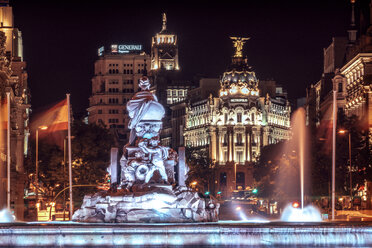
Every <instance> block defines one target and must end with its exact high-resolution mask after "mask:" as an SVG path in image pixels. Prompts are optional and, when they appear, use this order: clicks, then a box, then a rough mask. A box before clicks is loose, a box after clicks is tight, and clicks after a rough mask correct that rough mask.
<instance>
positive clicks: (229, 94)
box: [185, 37, 291, 196]
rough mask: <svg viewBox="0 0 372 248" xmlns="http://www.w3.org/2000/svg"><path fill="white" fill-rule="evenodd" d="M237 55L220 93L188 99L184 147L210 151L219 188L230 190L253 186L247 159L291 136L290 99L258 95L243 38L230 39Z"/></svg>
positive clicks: (224, 190)
mask: <svg viewBox="0 0 372 248" xmlns="http://www.w3.org/2000/svg"><path fill="white" fill-rule="evenodd" d="M233 40H234V47H235V48H236V53H235V55H234V56H233V57H232V64H231V66H230V67H229V68H228V70H227V71H226V72H224V74H223V76H222V78H221V80H220V85H221V88H220V92H219V97H213V96H212V95H210V97H209V98H207V99H203V100H198V101H191V102H190V103H189V104H188V106H187V113H186V128H185V144H186V146H191V147H199V148H201V149H203V148H207V149H209V154H210V157H211V158H212V160H213V161H215V163H216V165H217V168H218V172H217V174H216V175H215V179H216V180H214V181H215V184H216V187H217V188H218V189H216V190H218V191H222V192H223V194H224V195H225V196H226V195H229V193H230V192H231V191H232V190H234V189H236V188H238V187H239V186H241V187H242V188H243V189H244V188H245V187H247V186H252V183H253V178H252V173H251V167H250V165H251V162H254V161H256V160H257V158H258V156H259V154H260V151H261V148H262V146H266V145H269V144H273V143H277V142H278V141H280V140H285V139H289V138H290V113H291V108H290V106H289V102H288V101H287V100H286V99H284V98H280V97H277V98H275V97H273V96H272V97H270V96H269V95H266V96H261V95H260V91H259V81H258V80H257V78H256V75H255V72H254V71H253V70H252V69H251V67H250V66H248V64H247V60H246V59H244V58H243V56H242V53H241V50H239V49H242V44H243V43H244V40H245V39H242V38H239V37H233Z"/></svg>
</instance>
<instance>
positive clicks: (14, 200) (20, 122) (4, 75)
mask: <svg viewBox="0 0 372 248" xmlns="http://www.w3.org/2000/svg"><path fill="white" fill-rule="evenodd" d="M0 21H1V22H0V61H1V66H0V74H1V79H0V97H1V103H2V107H1V111H2V115H1V118H2V120H1V122H2V124H4V123H6V122H7V119H5V118H7V115H6V114H4V113H6V112H7V111H6V109H5V108H6V107H7V105H8V104H9V105H10V113H9V116H10V157H8V156H7V136H6V133H7V132H6V131H7V126H5V125H2V128H1V129H2V130H1V135H0V139H1V144H0V167H1V169H0V208H3V207H4V206H6V205H7V193H6V191H7V171H6V168H7V160H8V159H10V185H11V187H10V208H11V210H12V211H13V213H14V215H15V216H16V217H17V219H18V220H23V219H24V210H25V205H24V198H23V196H24V189H25V187H26V183H27V175H26V174H25V170H24V158H25V156H27V155H28V147H29V144H28V139H29V135H30V133H29V129H28V125H29V113H30V107H31V106H30V103H29V98H30V97H29V90H28V85H27V72H26V62H25V61H24V60H23V45H22V33H21V31H19V30H18V29H17V28H16V27H14V23H13V10H12V7H11V6H9V3H8V1H2V2H1V4H0ZM6 93H9V95H10V102H6Z"/></svg>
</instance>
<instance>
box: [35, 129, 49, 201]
mask: <svg viewBox="0 0 372 248" xmlns="http://www.w3.org/2000/svg"><path fill="white" fill-rule="evenodd" d="M39 129H40V130H47V129H48V127H47V126H39V127H38V128H37V129H36V173H35V174H36V175H35V186H36V203H38V202H39Z"/></svg>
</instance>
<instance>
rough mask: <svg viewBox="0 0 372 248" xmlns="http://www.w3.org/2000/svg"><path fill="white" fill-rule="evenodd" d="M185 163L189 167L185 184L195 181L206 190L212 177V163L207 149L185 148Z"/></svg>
mask: <svg viewBox="0 0 372 248" xmlns="http://www.w3.org/2000/svg"><path fill="white" fill-rule="evenodd" d="M186 163H187V165H188V167H189V172H188V173H187V180H186V184H190V183H191V182H194V181H196V182H197V183H198V185H200V186H202V187H204V189H207V188H208V184H209V183H210V181H211V179H212V178H213V175H214V163H213V161H212V160H211V159H210V157H209V151H208V149H200V148H192V147H187V148H186Z"/></svg>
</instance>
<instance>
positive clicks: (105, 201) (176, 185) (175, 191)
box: [73, 76, 219, 223]
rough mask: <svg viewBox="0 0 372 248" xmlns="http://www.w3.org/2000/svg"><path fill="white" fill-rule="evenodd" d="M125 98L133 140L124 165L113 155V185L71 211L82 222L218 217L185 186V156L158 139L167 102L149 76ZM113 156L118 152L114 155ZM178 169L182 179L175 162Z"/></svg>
mask: <svg viewBox="0 0 372 248" xmlns="http://www.w3.org/2000/svg"><path fill="white" fill-rule="evenodd" d="M139 87H140V88H141V91H139V92H137V93H136V94H135V95H134V96H133V98H132V99H131V100H130V101H129V102H128V103H127V110H128V113H129V117H130V122H129V125H128V127H129V129H130V130H131V132H130V137H129V143H128V144H127V145H125V146H124V148H123V155H122V157H121V159H120V166H118V164H117V163H116V161H115V159H112V161H111V166H110V167H109V172H110V175H111V188H110V190H107V191H100V192H97V193H95V194H93V195H86V196H85V197H84V200H83V204H82V206H81V208H80V209H79V210H77V211H76V212H75V213H74V215H73V220H74V221H79V222H100V223H103V222H106V223H112V222H115V223H126V222H134V223H137V222H146V223H159V222H161V223H164V222H165V223H166V222H168V223H169V222H176V223H177V222H212V221H218V211H219V204H218V203H217V202H215V201H214V200H212V199H210V198H205V197H203V196H202V195H200V194H199V193H198V192H195V191H193V190H192V189H190V188H188V187H186V186H185V177H186V176H185V172H186V166H185V159H184V154H183V158H180V159H179V158H178V154H177V153H176V152H175V151H174V150H173V149H171V148H169V147H165V146H162V145H161V144H160V139H159V135H160V131H161V129H162V119H163V117H164V114H165V110H164V107H163V106H162V105H161V104H160V103H159V102H158V100H157V98H156V96H155V95H154V94H152V93H151V92H150V91H149V89H150V82H149V79H148V78H147V77H146V76H144V77H142V78H141V79H140V82H139ZM112 157H115V154H114V155H112ZM176 165H177V168H178V173H177V175H178V180H176V178H175V167H176Z"/></svg>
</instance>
